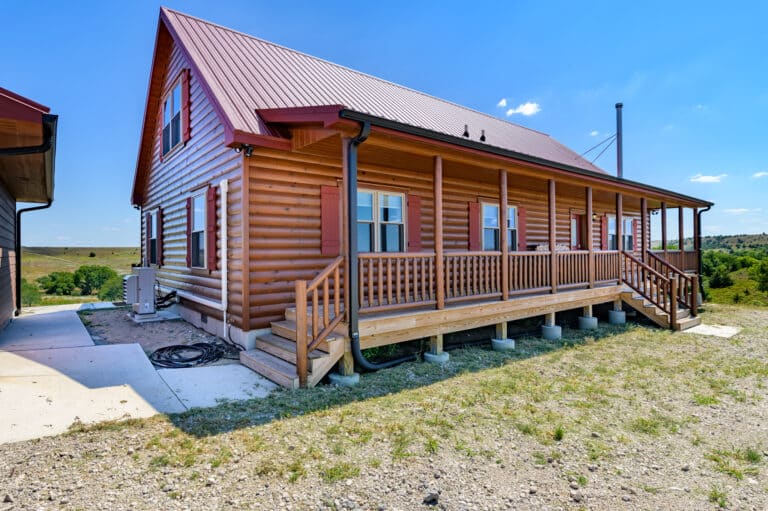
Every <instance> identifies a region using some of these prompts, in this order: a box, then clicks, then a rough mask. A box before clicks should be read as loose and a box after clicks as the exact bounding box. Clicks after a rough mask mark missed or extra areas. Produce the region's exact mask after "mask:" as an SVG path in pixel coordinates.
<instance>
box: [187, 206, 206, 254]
mask: <svg viewBox="0 0 768 511" xmlns="http://www.w3.org/2000/svg"><path fill="white" fill-rule="evenodd" d="M191 213H192V214H191V219H192V226H191V229H190V232H191V240H190V245H189V246H190V250H191V254H190V256H191V257H190V261H191V264H192V267H193V268H205V195H197V196H195V197H193V198H192V212H191Z"/></svg>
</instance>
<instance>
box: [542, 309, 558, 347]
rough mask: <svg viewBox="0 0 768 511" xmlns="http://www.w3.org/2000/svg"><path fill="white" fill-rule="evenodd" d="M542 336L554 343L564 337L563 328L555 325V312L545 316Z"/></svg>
mask: <svg viewBox="0 0 768 511" xmlns="http://www.w3.org/2000/svg"><path fill="white" fill-rule="evenodd" d="M541 336H542V337H543V338H544V339H546V340H548V341H554V340H556V339H560V338H561V337H562V336H563V328H562V327H560V326H558V325H556V324H555V313H554V312H549V313H547V314H545V315H544V325H542V327H541Z"/></svg>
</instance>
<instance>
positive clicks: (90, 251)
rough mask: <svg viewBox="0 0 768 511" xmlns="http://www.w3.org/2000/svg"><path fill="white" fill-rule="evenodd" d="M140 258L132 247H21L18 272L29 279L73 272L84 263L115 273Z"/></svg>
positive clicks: (120, 272)
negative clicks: (107, 267)
mask: <svg viewBox="0 0 768 511" xmlns="http://www.w3.org/2000/svg"><path fill="white" fill-rule="evenodd" d="M140 260H141V255H140V254H139V249H138V248H134V247H22V248H21V275H22V277H24V278H25V279H27V280H28V281H30V282H33V281H34V280H35V279H37V278H38V277H42V276H43V275H48V274H49V273H51V272H54V271H71V272H73V271H75V270H76V269H78V268H79V267H80V266H83V265H103V266H109V267H110V268H112V269H114V270H115V271H116V272H117V273H118V274H120V275H125V274H127V273H130V272H131V263H138V262H140Z"/></svg>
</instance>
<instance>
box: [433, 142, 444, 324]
mask: <svg viewBox="0 0 768 511" xmlns="http://www.w3.org/2000/svg"><path fill="white" fill-rule="evenodd" d="M433 181H434V188H435V190H434V195H435V279H437V282H435V293H436V294H437V296H436V301H437V308H438V309H444V308H445V266H444V261H443V158H442V157H441V156H435V177H434V180H433Z"/></svg>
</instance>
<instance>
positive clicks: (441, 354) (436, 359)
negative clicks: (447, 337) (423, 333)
mask: <svg viewBox="0 0 768 511" xmlns="http://www.w3.org/2000/svg"><path fill="white" fill-rule="evenodd" d="M450 358H451V357H450V355H448V353H446V352H445V351H443V334H437V335H433V336H431V337H430V338H429V351H427V352H425V353H424V362H429V363H430V364H443V363H445V362H448V359H450Z"/></svg>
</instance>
